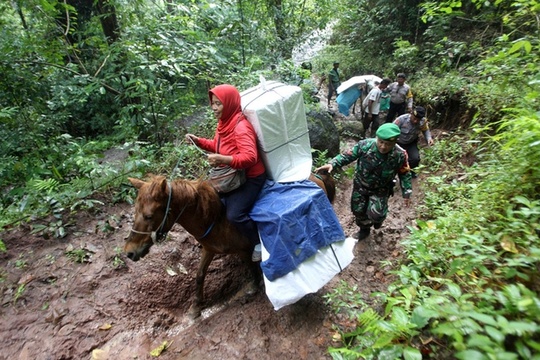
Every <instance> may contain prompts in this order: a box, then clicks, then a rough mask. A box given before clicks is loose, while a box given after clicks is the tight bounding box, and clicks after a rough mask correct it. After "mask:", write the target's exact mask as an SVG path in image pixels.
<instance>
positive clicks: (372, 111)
mask: <svg viewBox="0 0 540 360" xmlns="http://www.w3.org/2000/svg"><path fill="white" fill-rule="evenodd" d="M391 82H392V80H390V79H388V78H385V79H383V80H382V81H381V83H380V84H378V85H377V86H375V87H373V89H371V91H370V92H369V94H368V95H367V96H366V98H365V99H364V102H363V104H362V105H363V107H364V110H365V113H364V118H363V119H362V125H363V126H364V134H365V135H366V136H367V132H368V129H369V126H370V125H371V136H373V135H374V134H375V133H376V132H377V128H378V127H379V111H380V110H379V109H380V106H381V96H382V94H383V90H384V89H386V87H387V86H388V85H389V84H390V83H391Z"/></svg>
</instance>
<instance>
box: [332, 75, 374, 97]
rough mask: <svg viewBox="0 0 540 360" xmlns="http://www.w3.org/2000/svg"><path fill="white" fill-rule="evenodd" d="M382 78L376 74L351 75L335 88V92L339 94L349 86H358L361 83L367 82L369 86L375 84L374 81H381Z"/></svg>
mask: <svg viewBox="0 0 540 360" xmlns="http://www.w3.org/2000/svg"><path fill="white" fill-rule="evenodd" d="M381 81H382V79H381V78H380V77H378V76H377V75H360V76H353V77H352V78H350V79H349V80H347V81H344V82H343V83H342V84H341V85H339V86H338V88H337V93H338V94H341V93H342V92H343V91H345V90H347V89H348V88H350V87H353V86H358V85H361V84H366V83H367V84H368V85H369V86H370V87H373V86H375V82H379V83H380V82H381Z"/></svg>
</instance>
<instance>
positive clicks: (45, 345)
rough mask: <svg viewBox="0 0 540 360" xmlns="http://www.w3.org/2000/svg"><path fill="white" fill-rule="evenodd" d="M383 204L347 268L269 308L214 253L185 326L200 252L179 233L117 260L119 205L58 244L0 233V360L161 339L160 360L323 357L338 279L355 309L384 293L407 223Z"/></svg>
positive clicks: (231, 259)
mask: <svg viewBox="0 0 540 360" xmlns="http://www.w3.org/2000/svg"><path fill="white" fill-rule="evenodd" d="M350 188H351V183H350V181H349V180H347V181H344V182H342V183H341V184H340V189H339V190H338V194H337V200H336V201H335V204H334V208H335V210H336V213H337V215H338V218H339V219H340V222H341V224H342V226H343V229H344V231H345V234H346V235H352V234H354V233H355V232H356V231H357V228H356V226H355V225H354V223H353V217H352V215H351V213H350V210H349V197H350ZM390 206H391V207H390V215H389V218H388V219H387V221H386V222H385V224H384V226H383V228H382V229H380V230H376V231H374V232H373V233H372V235H371V236H370V237H369V238H368V239H366V240H365V241H362V242H360V243H358V244H356V246H355V259H354V260H353V262H352V264H351V265H349V266H348V267H347V268H346V269H345V270H344V271H343V272H342V273H341V274H339V275H338V276H336V277H335V278H334V279H333V280H332V281H330V282H329V283H328V284H327V285H326V286H325V287H324V288H323V289H321V290H320V291H319V292H317V293H316V294H310V295H308V296H306V297H304V298H303V299H301V300H300V301H299V302H297V303H296V304H293V305H289V306H287V307H285V308H282V309H280V310H279V311H274V310H273V307H272V306H271V304H270V302H269V301H268V299H267V298H266V295H265V293H264V291H260V292H259V293H258V294H256V295H254V296H252V297H247V296H244V295H243V293H242V289H243V287H244V285H246V282H245V277H244V276H243V275H244V274H245V273H246V272H247V268H246V267H245V266H244V265H243V264H242V263H241V262H240V261H239V259H238V258H236V257H235V256H222V257H218V258H217V259H216V260H215V261H214V262H213V263H212V264H211V266H210V270H209V274H208V277H207V282H206V287H205V292H206V294H205V296H206V299H207V301H206V310H205V311H204V313H203V316H202V317H201V318H199V319H197V320H196V321H194V322H193V321H190V320H189V319H188V318H187V317H186V316H185V315H184V314H185V313H186V311H187V309H188V308H189V306H190V304H191V296H192V294H193V291H194V286H195V281H194V274H195V269H196V266H197V263H198V259H199V252H200V251H199V247H198V245H197V243H196V242H195V241H194V239H193V238H192V237H191V236H190V235H189V234H187V233H186V232H185V231H184V230H183V229H182V228H181V227H180V226H178V225H176V226H175V227H174V228H173V231H171V232H170V234H169V239H170V240H168V241H166V242H164V243H163V244H161V245H159V246H154V247H153V248H152V250H151V251H150V254H149V255H148V256H147V257H146V258H145V259H143V260H141V261H139V262H137V263H134V262H131V261H130V260H128V259H126V258H125V257H124V256H123V255H118V249H119V248H121V247H122V245H123V241H124V238H125V236H126V235H127V231H128V229H129V228H130V226H131V223H132V213H133V209H132V206H129V205H126V204H124V205H118V206H115V207H110V208H106V209H103V210H102V212H101V213H99V214H80V215H79V218H78V221H77V223H76V224H75V225H74V227H73V228H71V229H69V230H70V235H68V236H67V237H66V238H64V239H56V238H49V239H44V238H43V237H41V236H38V235H32V234H30V231H29V229H26V228H24V227H22V228H19V229H16V230H15V231H11V232H10V233H4V234H3V235H2V239H3V241H4V243H5V244H6V247H7V249H8V251H7V253H1V254H0V271H1V280H2V282H0V290H1V299H2V308H1V310H0V311H1V320H0V322H1V324H0V325H1V326H0V336H1V338H2V351H1V352H0V359H10V360H12V359H90V358H92V353H93V354H94V358H98V359H117V360H120V359H151V358H152V357H151V356H150V351H151V350H153V349H155V348H156V347H158V346H159V345H160V344H162V343H163V341H167V342H168V343H169V344H170V346H169V347H168V349H167V350H166V351H164V352H163V353H162V355H161V356H160V358H161V359H191V360H193V359H257V360H264V359H286V358H288V359H329V358H330V357H329V355H327V348H328V346H331V345H334V346H338V345H339V343H332V335H333V334H334V332H335V331H334V330H333V328H332V324H333V323H342V324H343V325H344V326H346V325H347V320H346V319H345V318H344V317H342V316H338V315H335V314H333V313H332V312H331V311H330V309H329V307H328V306H327V305H326V304H325V300H324V298H323V295H324V294H325V293H326V292H328V291H330V290H331V289H333V288H334V287H335V286H336V285H337V284H338V283H339V281H340V280H345V281H348V282H350V283H353V284H357V285H358V288H359V289H360V291H362V295H363V298H364V299H365V300H366V301H371V299H370V297H369V294H370V293H371V292H373V291H380V290H384V289H385V288H386V286H387V285H388V282H389V278H388V274H387V270H388V269H384V268H382V267H381V265H380V261H381V260H392V259H395V258H396V257H399V256H400V254H401V252H400V250H399V247H398V245H397V243H398V241H399V239H401V238H402V237H403V236H404V235H406V233H407V230H406V229H405V226H406V225H410V224H411V223H412V220H413V215H412V210H411V209H404V208H403V207H402V200H401V197H400V196H395V197H393V198H392V199H391V205H390ZM107 224H108V225H107ZM107 229H109V230H107ZM67 254H70V255H71V258H70V257H68V256H67ZM73 259H79V260H82V261H83V262H82V263H80V262H75V261H74V260H73ZM122 263H124V264H122ZM96 349H98V350H96Z"/></svg>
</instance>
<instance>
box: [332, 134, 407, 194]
mask: <svg viewBox="0 0 540 360" xmlns="http://www.w3.org/2000/svg"><path fill="white" fill-rule="evenodd" d="M376 142H377V140H376V139H366V140H360V141H359V142H358V143H357V144H356V145H355V146H354V147H353V148H352V149H351V150H348V151H346V152H344V153H342V154H340V155H338V156H336V157H335V158H334V159H332V161H331V164H332V166H333V167H336V166H339V167H342V166H345V165H347V164H350V163H352V162H353V161H355V160H356V169H355V173H354V177H355V182H357V183H358V184H360V186H361V187H362V188H364V189H365V190H367V192H368V193H373V194H379V195H382V194H385V193H388V189H391V188H392V187H393V181H394V178H395V177H396V174H397V175H398V176H399V180H400V185H401V193H402V195H403V197H404V198H409V197H410V196H411V194H412V183H411V173H410V168H409V161H408V158H407V152H406V151H405V150H403V149H402V148H401V147H400V146H399V145H396V146H395V147H394V149H392V151H390V152H389V153H388V154H381V153H380V152H379V150H378V149H377V144H376Z"/></svg>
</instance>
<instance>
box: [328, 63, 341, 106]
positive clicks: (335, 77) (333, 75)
mask: <svg viewBox="0 0 540 360" xmlns="http://www.w3.org/2000/svg"><path fill="white" fill-rule="evenodd" d="M338 68H339V63H338V62H334V67H333V68H332V70H330V72H329V73H328V107H330V100H331V99H332V96H333V95H334V94H336V97H337V88H338V87H339V85H341V82H340V80H339V71H338Z"/></svg>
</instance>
